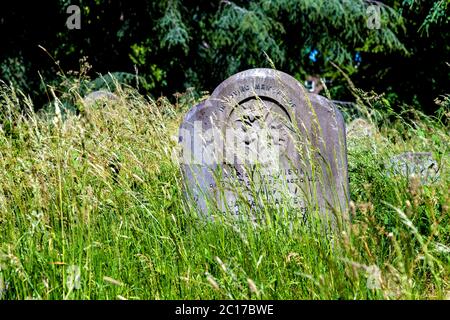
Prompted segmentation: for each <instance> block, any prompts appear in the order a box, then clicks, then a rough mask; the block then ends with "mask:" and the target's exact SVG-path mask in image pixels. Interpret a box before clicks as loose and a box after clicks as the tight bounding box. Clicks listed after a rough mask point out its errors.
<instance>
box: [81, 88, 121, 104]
mask: <svg viewBox="0 0 450 320" xmlns="http://www.w3.org/2000/svg"><path fill="white" fill-rule="evenodd" d="M100 100H104V101H116V100H118V97H117V96H116V95H115V94H114V93H112V92H109V91H106V90H98V91H93V92H91V93H89V94H88V95H87V96H86V97H84V98H83V102H84V103H85V104H86V105H92V104H94V103H96V102H97V101H100Z"/></svg>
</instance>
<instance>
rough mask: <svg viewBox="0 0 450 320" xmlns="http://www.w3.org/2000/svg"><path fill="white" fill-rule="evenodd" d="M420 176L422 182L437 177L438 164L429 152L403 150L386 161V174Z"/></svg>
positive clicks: (426, 182) (430, 181) (424, 182)
mask: <svg viewBox="0 0 450 320" xmlns="http://www.w3.org/2000/svg"><path fill="white" fill-rule="evenodd" d="M391 173H392V174H394V175H397V176H403V177H407V178H410V177H412V176H416V177H418V178H420V181H421V182H422V184H428V183H433V182H435V181H437V179H439V165H438V163H437V162H436V160H434V159H433V155H432V154H431V152H405V153H402V154H399V155H396V156H394V157H392V158H391V159H390V161H389V163H388V174H391Z"/></svg>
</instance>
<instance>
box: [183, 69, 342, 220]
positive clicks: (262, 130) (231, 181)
mask: <svg viewBox="0 0 450 320" xmlns="http://www.w3.org/2000/svg"><path fill="white" fill-rule="evenodd" d="M180 143H181V146H182V150H183V154H182V169H183V174H184V178H185V185H186V190H187V192H188V193H189V194H190V195H191V197H192V198H191V199H193V200H195V201H196V202H197V205H198V208H199V210H200V211H201V213H203V214H205V215H208V214H209V213H210V211H211V210H213V207H212V206H211V205H210V199H213V200H215V201H216V202H217V203H218V204H219V205H218V209H219V211H228V212H232V213H234V214H236V215H239V214H240V211H241V209H240V208H241V207H240V205H242V203H243V202H244V203H246V205H247V206H248V207H250V208H253V207H255V206H256V205H257V204H259V205H261V201H262V200H265V201H266V202H264V203H266V204H267V203H270V204H271V205H275V206H276V205H279V204H283V205H286V204H289V205H292V206H293V207H294V208H297V210H294V212H296V215H297V216H298V217H303V218H304V217H305V216H306V215H307V214H308V210H311V209H314V208H316V209H318V210H320V211H321V212H324V213H325V212H326V211H329V210H330V209H331V208H332V209H333V210H338V211H344V210H345V208H346V205H347V200H348V182H347V179H348V178H347V158H346V146H345V128H344V124H343V119H342V116H341V115H340V113H339V112H338V111H337V110H336V109H335V107H334V106H333V105H332V104H331V103H330V102H329V101H328V100H327V99H325V98H323V97H320V96H317V95H313V94H309V93H306V91H305V90H304V89H303V88H302V87H301V84H300V83H298V82H297V81H296V80H295V79H294V78H292V77H290V76H288V75H287V74H285V73H282V72H279V71H276V70H272V69H252V70H247V71H244V72H241V73H238V74H236V75H234V76H232V77H230V78H229V79H227V80H226V81H224V82H223V83H222V84H220V85H219V86H218V87H217V88H216V90H215V91H214V92H213V93H212V95H211V96H210V98H209V99H207V100H206V101H205V102H203V103H201V104H200V105H197V106H195V107H194V108H192V109H191V110H190V111H189V112H188V114H187V115H186V116H185V118H184V121H183V123H182V125H181V127H180Z"/></svg>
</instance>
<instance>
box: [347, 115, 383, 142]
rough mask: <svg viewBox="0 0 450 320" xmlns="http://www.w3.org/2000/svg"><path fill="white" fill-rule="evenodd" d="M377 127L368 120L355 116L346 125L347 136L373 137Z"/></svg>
mask: <svg viewBox="0 0 450 320" xmlns="http://www.w3.org/2000/svg"><path fill="white" fill-rule="evenodd" d="M376 131H377V129H376V128H375V126H374V125H373V124H371V123H369V122H368V121H366V120H364V119H362V118H357V119H355V120H353V121H352V122H350V123H349V124H348V126H347V138H363V137H373V136H374V135H375V133H376Z"/></svg>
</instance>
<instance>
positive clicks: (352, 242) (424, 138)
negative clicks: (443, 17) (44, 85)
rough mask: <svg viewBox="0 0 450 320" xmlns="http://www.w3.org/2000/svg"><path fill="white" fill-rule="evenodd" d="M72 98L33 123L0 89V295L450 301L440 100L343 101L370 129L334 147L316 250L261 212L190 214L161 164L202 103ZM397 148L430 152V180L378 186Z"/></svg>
mask: <svg viewBox="0 0 450 320" xmlns="http://www.w3.org/2000/svg"><path fill="white" fill-rule="evenodd" d="M78 92H79V91H77V88H76V87H74V88H70V89H69V90H67V92H66V93H65V96H63V97H61V95H59V96H60V97H61V98H60V99H61V101H60V100H59V99H56V100H54V101H55V102H54V103H53V104H52V108H53V109H54V111H53V112H47V113H45V112H38V113H35V112H34V111H32V110H33V103H32V101H30V100H29V99H28V98H27V96H26V95H24V94H22V93H21V92H20V91H17V90H15V89H14V88H13V87H11V86H8V85H6V84H2V85H1V88H0V108H1V109H0V110H1V112H0V299H129V300H132V299H449V298H450V286H449V284H450V278H449V276H450V227H449V223H450V211H449V205H450V194H449V190H450V176H449V170H448V168H449V161H450V156H449V145H450V136H449V117H450V113H449V109H448V103H447V105H446V104H445V103H443V104H442V107H441V109H440V112H438V113H437V114H436V115H435V116H433V117H432V116H427V115H424V114H421V113H419V112H418V111H414V110H412V109H409V108H407V107H403V108H402V110H403V111H402V112H400V113H396V112H393V111H392V109H391V108H390V107H389V106H388V105H387V104H386V103H385V101H384V100H383V98H382V97H380V96H376V95H374V94H367V93H362V92H359V93H358V95H359V105H360V106H361V110H359V111H358V113H357V115H355V112H353V111H352V110H343V112H344V114H345V118H346V121H348V122H350V121H352V119H353V118H355V117H359V118H362V119H364V120H365V122H364V123H365V125H366V126H369V127H370V128H371V129H370V130H371V132H372V134H370V135H368V134H364V133H361V132H359V131H358V129H357V128H355V129H354V130H353V131H352V133H351V134H350V133H349V135H348V137H347V144H348V162H349V177H350V192H351V199H352V202H351V204H350V209H349V215H350V216H351V217H352V222H351V225H350V226H349V227H348V228H345V230H339V231H337V232H336V234H335V235H334V236H333V237H332V239H331V238H330V237H325V236H323V234H322V231H321V229H320V228H315V227H314V226H306V225H305V224H304V223H303V222H302V221H301V220H298V221H293V222H290V221H286V220H285V219H279V218H277V217H278V212H276V210H275V209H271V210H272V211H273V212H270V214H271V218H270V219H267V222H266V223H264V224H259V225H254V224H251V223H245V222H240V223H236V222H234V221H232V219H231V218H230V219H227V218H226V217H224V218H223V219H221V220H219V221H216V222H211V221H205V220H201V219H198V217H197V216H196V213H195V209H193V208H192V206H189V205H187V204H186V202H185V200H184V197H183V188H182V181H181V172H180V170H179V164H178V163H177V161H176V157H174V156H173V155H174V152H176V149H177V132H178V126H179V124H180V121H181V119H182V117H183V115H184V114H185V113H186V112H187V110H189V108H190V107H191V106H193V105H194V104H195V103H197V102H198V101H199V100H200V99H202V97H199V96H197V95H194V93H193V92H187V93H184V94H177V95H176V97H175V98H176V99H175V100H176V103H174V104H172V103H170V102H169V100H168V99H166V98H160V99H158V100H156V101H155V100H152V99H150V98H149V97H144V96H141V95H140V94H139V93H137V92H136V91H135V90H133V89H131V88H128V87H125V86H118V88H117V90H116V92H115V93H116V95H117V96H118V99H117V100H116V101H107V100H104V101H100V102H97V103H96V104H93V105H87V104H84V103H83V102H82V99H81V97H80V95H79V93H78ZM49 95H50V96H51V95H52V90H49ZM63 98H64V99H66V100H70V101H72V102H73V104H74V105H75V106H77V109H78V111H77V112H65V109H64V108H63V102H64V101H63ZM375 110H378V111H375ZM405 151H421V152H432V154H433V157H434V158H435V159H436V160H437V161H438V163H439V166H440V168H441V169H440V174H439V179H437V181H435V182H432V183H429V184H425V185H422V184H420V183H419V181H418V179H417V178H416V177H411V178H409V179H407V178H404V177H401V176H394V175H388V174H387V173H386V169H385V165H386V161H388V159H389V158H390V157H392V156H394V155H396V154H399V153H402V152H405ZM261 210H264V208H261ZM274 210H275V211H274Z"/></svg>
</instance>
